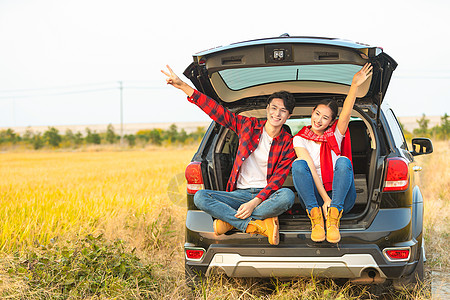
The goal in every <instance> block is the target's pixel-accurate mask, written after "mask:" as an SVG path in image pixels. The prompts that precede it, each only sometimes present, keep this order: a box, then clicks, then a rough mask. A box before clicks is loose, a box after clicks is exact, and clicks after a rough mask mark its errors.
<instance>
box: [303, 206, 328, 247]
mask: <svg viewBox="0 0 450 300" xmlns="http://www.w3.org/2000/svg"><path fill="white" fill-rule="evenodd" d="M306 213H307V214H308V217H309V218H310V219H311V226H312V228H311V240H312V241H313V242H322V241H325V228H324V225H323V215H322V210H321V209H320V207H314V208H313V209H311V214H310V213H309V212H308V210H306Z"/></svg>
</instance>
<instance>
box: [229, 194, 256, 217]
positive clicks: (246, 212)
mask: <svg viewBox="0 0 450 300" xmlns="http://www.w3.org/2000/svg"><path fill="white" fill-rule="evenodd" d="M261 202H262V200H261V199H259V198H258V197H255V198H253V199H252V200H250V201H248V202H247V203H244V204H242V205H241V206H239V209H238V211H237V213H236V214H235V215H234V216H235V217H236V218H238V219H247V218H248V217H250V216H251V215H252V213H253V211H254V210H255V208H256V207H257V206H258V205H259V204H260V203H261Z"/></svg>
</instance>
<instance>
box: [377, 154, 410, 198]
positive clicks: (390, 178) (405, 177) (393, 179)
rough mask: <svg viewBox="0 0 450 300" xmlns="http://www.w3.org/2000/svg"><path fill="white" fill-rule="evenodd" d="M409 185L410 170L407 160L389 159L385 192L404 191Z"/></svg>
mask: <svg viewBox="0 0 450 300" xmlns="http://www.w3.org/2000/svg"><path fill="white" fill-rule="evenodd" d="M408 184H409V169H408V163H407V162H406V160H405V159H403V158H400V157H393V158H388V159H387V170H386V179H385V181H384V189H383V190H384V191H404V190H406V189H407V188H408Z"/></svg>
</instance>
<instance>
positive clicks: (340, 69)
mask: <svg viewBox="0 0 450 300" xmlns="http://www.w3.org/2000/svg"><path fill="white" fill-rule="evenodd" d="M360 69H361V66H359V65H350V64H334V65H304V66H277V67H257V68H242V69H228V70H222V71H219V74H220V76H221V77H222V79H223V81H224V82H225V84H226V85H227V86H228V88H230V89H231V90H240V89H244V88H248V87H251V86H256V85H260V84H266V83H271V82H280V81H322V82H332V83H339V84H345V85H351V83H352V78H353V75H355V73H356V72H358V71H359V70H360Z"/></svg>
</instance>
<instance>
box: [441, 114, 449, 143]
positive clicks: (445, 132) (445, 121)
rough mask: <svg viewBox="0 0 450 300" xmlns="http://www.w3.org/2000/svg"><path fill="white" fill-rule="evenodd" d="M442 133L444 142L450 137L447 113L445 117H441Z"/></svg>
mask: <svg viewBox="0 0 450 300" xmlns="http://www.w3.org/2000/svg"><path fill="white" fill-rule="evenodd" d="M441 128H442V129H441V132H442V138H443V139H444V140H446V139H448V138H449V136H450V120H449V119H448V114H447V113H445V114H444V116H443V117H441Z"/></svg>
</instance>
